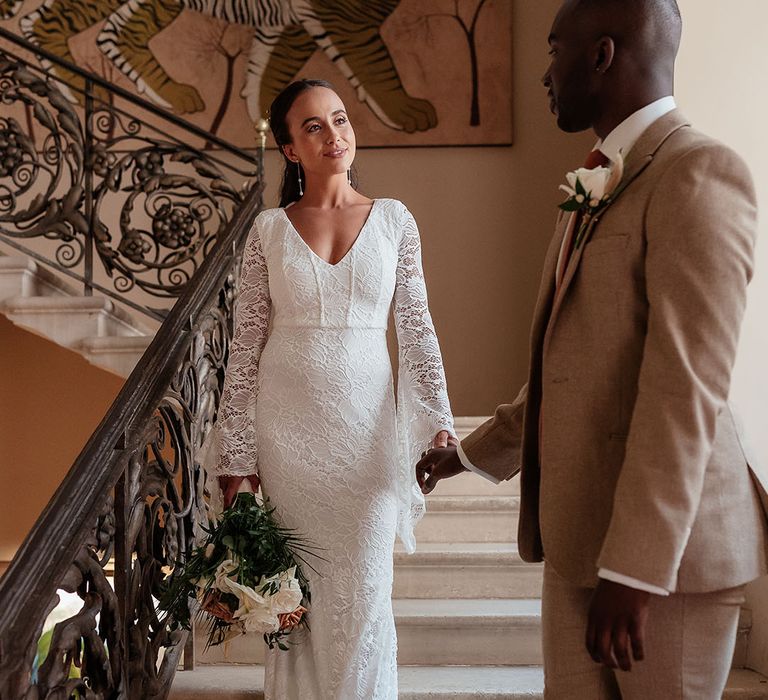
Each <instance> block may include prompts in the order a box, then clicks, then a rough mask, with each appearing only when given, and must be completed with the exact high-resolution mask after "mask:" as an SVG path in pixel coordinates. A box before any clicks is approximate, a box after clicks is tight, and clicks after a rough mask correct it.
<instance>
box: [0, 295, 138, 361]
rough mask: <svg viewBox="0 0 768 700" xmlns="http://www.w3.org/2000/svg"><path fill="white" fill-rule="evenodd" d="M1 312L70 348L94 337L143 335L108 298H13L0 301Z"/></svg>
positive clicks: (19, 323)
mask: <svg viewBox="0 0 768 700" xmlns="http://www.w3.org/2000/svg"><path fill="white" fill-rule="evenodd" d="M0 311H2V313H4V314H5V315H6V316H8V318H9V319H10V320H11V321H13V322H14V323H15V324H17V325H19V326H22V327H24V328H27V329H29V330H31V331H32V332H34V333H38V334H40V335H43V336H46V337H48V338H51V339H52V340H53V341H55V342H56V343H58V344H59V345H64V346H65V347H70V348H73V347H75V346H76V345H77V344H78V343H80V342H82V341H83V340H84V339H85V338H88V337H93V336H99V337H102V336H109V335H112V336H116V335H119V336H136V335H143V334H144V333H143V332H142V329H140V328H138V327H137V326H136V325H135V324H133V323H132V321H131V319H130V316H128V314H127V313H125V312H124V311H122V310H121V309H119V308H118V307H117V306H115V304H113V303H112V301H111V300H109V299H107V298H105V297H98V296H92V297H69V296H61V297H55V296H52V297H43V296H34V297H11V298H9V299H6V300H4V301H3V302H0Z"/></svg>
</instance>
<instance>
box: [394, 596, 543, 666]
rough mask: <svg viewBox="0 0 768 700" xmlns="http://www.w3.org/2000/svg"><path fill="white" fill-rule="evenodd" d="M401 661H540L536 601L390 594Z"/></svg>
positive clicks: (515, 663)
mask: <svg viewBox="0 0 768 700" xmlns="http://www.w3.org/2000/svg"><path fill="white" fill-rule="evenodd" d="M393 605H394V609H395V624H396V625H397V636H398V661H399V662H400V663H401V664H403V665H417V666H434V665H453V664H469V665H477V666H497V665H510V666H529V665H532V664H539V663H541V601H540V600H537V599H522V600H469V599H465V600H445V599H443V600H439V599H438V600H414V599H406V600H395V601H393Z"/></svg>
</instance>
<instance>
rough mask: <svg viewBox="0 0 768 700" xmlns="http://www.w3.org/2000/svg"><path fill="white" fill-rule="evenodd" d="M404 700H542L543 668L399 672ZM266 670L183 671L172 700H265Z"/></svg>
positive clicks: (753, 698)
mask: <svg viewBox="0 0 768 700" xmlns="http://www.w3.org/2000/svg"><path fill="white" fill-rule="evenodd" d="M398 675H399V686H400V688H399V693H398V697H399V698H400V700H523V699H525V700H537V699H540V698H543V697H544V673H543V671H542V669H541V667H540V666H533V667H526V666H516V667H493V666H486V667H483V668H476V667H475V668H473V667H467V666H423V667H408V666H401V667H400V668H399V670H398ZM263 688H264V668H263V667H262V666H224V665H221V666H199V667H198V668H197V669H196V670H194V671H179V672H177V673H176V677H175V679H174V682H173V686H172V688H171V692H170V695H169V700H202V699H203V698H206V699H209V698H227V699H228V700H261V699H262V698H263V697H264V693H263ZM766 698H768V679H767V678H766V677H765V676H762V675H761V674H759V673H755V672H754V671H748V670H737V671H732V672H731V675H730V677H729V679H728V686H727V688H726V691H725V693H724V694H723V700H765V699H766Z"/></svg>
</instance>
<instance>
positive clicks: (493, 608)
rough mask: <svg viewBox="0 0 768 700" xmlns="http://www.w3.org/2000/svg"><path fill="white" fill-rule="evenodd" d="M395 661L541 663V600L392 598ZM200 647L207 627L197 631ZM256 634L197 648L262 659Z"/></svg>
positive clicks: (225, 656) (208, 659)
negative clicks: (396, 639)
mask: <svg viewBox="0 0 768 700" xmlns="http://www.w3.org/2000/svg"><path fill="white" fill-rule="evenodd" d="M393 607H394V611H395V625H396V626H397V638H398V660H399V662H400V663H401V664H403V665H414V666H417V665H418V666H422V665H427V666H432V665H438V664H439V665H443V664H448V665H450V664H473V665H478V666H500V665H510V666H512V665H517V666H528V665H533V664H538V663H541V630H540V627H541V601H539V600H533V599H526V600H416V599H404V600H395V601H393ZM197 634H198V642H199V648H200V649H201V650H202V649H204V646H205V630H203V629H198V630H197ZM263 659H264V644H263V643H262V641H261V638H260V637H258V636H255V635H254V636H240V637H236V638H235V639H233V640H231V641H230V642H227V643H224V644H221V645H219V646H217V647H212V648H210V649H208V650H205V651H201V653H199V654H198V661H200V663H203V664H220V663H230V664H232V663H235V664H237V663H244V664H252V663H261V662H263Z"/></svg>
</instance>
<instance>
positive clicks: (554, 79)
mask: <svg viewBox="0 0 768 700" xmlns="http://www.w3.org/2000/svg"><path fill="white" fill-rule="evenodd" d="M574 8H575V3H573V2H566V3H565V4H564V5H563V7H562V8H561V10H560V12H559V13H558V15H557V17H556V18H555V21H554V23H553V25H552V31H551V32H550V35H549V55H550V64H549V67H548V68H547V72H546V73H545V74H544V77H543V78H542V82H543V83H544V87H546V88H547V94H548V96H549V100H550V109H551V110H552V113H553V114H554V115H555V116H556V117H557V125H558V126H559V127H560V128H561V129H562V130H563V131H567V132H575V131H584V130H585V129H589V128H590V127H591V126H592V124H593V122H594V117H595V114H594V112H595V109H596V105H597V99H596V87H597V86H596V85H595V84H594V80H595V71H594V68H593V65H592V56H591V53H592V52H591V49H592V42H591V40H590V39H591V38H592V37H591V36H590V34H589V32H588V29H587V27H586V26H585V23H584V22H581V21H579V18H577V16H576V11H575V9H574Z"/></svg>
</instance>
